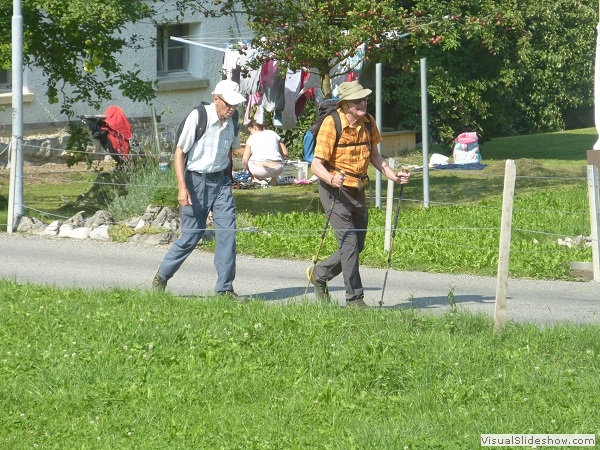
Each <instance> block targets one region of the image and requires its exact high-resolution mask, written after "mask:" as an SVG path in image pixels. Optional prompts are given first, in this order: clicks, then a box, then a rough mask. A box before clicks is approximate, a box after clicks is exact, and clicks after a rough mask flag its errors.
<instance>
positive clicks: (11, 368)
mask: <svg viewBox="0 0 600 450" xmlns="http://www.w3.org/2000/svg"><path fill="white" fill-rule="evenodd" d="M0 298H1V299H2V300H0V315H1V316H2V317H3V326H2V327H1V328H0V355H2V357H1V358H0V443H2V444H3V448H135V449H156V448H165V449H166V448H207V449H209V448H210V449H212V448H223V449H280V448H286V449H287V448H290V449H291V448H298V449H305V448H335V449H349V448H355V449H374V448H377V449H394V450H395V449H405V448H406V449H464V448H478V447H479V446H480V444H479V438H480V434H482V433H498V434H500V433H553V434H560V433H565V434H573V433H595V434H597V435H598V434H599V433H600V419H599V416H598V414H597V410H598V402H597V400H596V397H595V396H594V395H590V393H591V392H594V389H595V388H596V386H597V373H596V371H597V370H596V369H597V366H598V364H599V362H600V360H599V358H600V347H599V344H598V343H599V342H600V328H598V327H597V326H575V325H555V326H546V327H543V328H540V327H537V326H533V325H526V324H514V323H509V324H508V325H507V326H506V327H505V328H504V329H503V330H502V331H501V332H499V333H494V332H493V331H492V328H493V324H492V322H491V319H489V318H487V317H484V316H479V315H472V314H469V313H464V312H460V311H458V310H456V309H455V308H452V307H451V305H450V303H449V306H448V311H447V313H446V314H444V315H442V316H439V317H435V316H432V315H425V314H422V313H419V312H418V311H416V310H413V309H410V305H405V306H406V308H401V309H375V310H367V311H357V310H353V309H347V308H339V307H337V306H332V305H326V304H319V303H310V302H299V303H293V304H288V305H279V306H274V305H271V304H267V303H265V302H262V301H260V300H255V301H251V302H249V303H243V304H241V303H235V302H232V301H231V300H228V299H223V298H189V297H188V298H179V297H176V296H172V295H170V294H164V295H162V294H161V295H159V294H154V293H148V292H140V291H135V290H118V289H115V290H105V291H84V290H79V289H58V288H54V287H50V286H37V285H19V284H15V283H12V282H6V281H0Z"/></svg>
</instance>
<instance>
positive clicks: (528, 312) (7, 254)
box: [0, 234, 600, 324]
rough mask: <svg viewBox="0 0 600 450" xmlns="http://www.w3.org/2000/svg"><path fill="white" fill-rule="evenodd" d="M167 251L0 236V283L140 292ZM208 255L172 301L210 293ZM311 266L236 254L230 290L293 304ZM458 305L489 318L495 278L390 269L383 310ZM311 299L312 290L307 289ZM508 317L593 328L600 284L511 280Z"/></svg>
mask: <svg viewBox="0 0 600 450" xmlns="http://www.w3.org/2000/svg"><path fill="white" fill-rule="evenodd" d="M166 250H167V247H166V246H161V247H149V246H142V245H138V244H118V243H113V242H97V241H91V240H85V241H77V240H72V239H58V238H46V237H40V236H22V235H19V234H0V277H2V278H8V279H16V280H17V281H19V282H25V281H30V282H35V283H42V284H52V285H58V286H71V287H82V288H110V287H115V286H119V287H124V288H139V289H147V288H148V287H149V285H150V281H151V279H152V277H153V276H154V274H155V272H156V268H157V266H158V264H159V262H160V260H161V259H162V257H163V256H164V254H165V252H166ZM212 256H213V255H212V254H211V253H208V252H203V251H196V252H194V253H193V254H192V255H191V256H190V258H189V259H188V260H187V261H186V262H185V264H184V265H183V266H182V267H181V269H180V271H179V272H178V273H177V274H176V275H175V277H173V279H171V281H170V282H169V287H168V289H169V290H170V291H171V292H173V293H175V294H178V295H201V294H210V293H212V290H213V287H214V282H215V277H216V275H215V270H214V267H213V265H212ZM309 264H310V261H289V260H279V259H259V258H253V257H248V256H238V271H237V278H236V282H235V286H234V287H235V290H236V292H238V294H240V295H244V296H251V297H259V298H262V299H264V300H266V301H272V302H277V301H287V300H298V299H300V298H301V297H302V295H303V294H304V290H305V288H306V278H305V275H304V270H305V268H306V267H307V266H308V265H309ZM361 274H362V276H363V283H364V285H365V290H366V298H365V300H366V301H367V303H369V304H372V305H376V304H377V303H378V301H379V299H380V297H381V286H382V283H383V279H384V275H385V270H384V269H370V268H362V269H361ZM330 291H331V293H332V295H333V297H334V298H337V299H338V300H339V301H340V302H341V303H343V298H344V288H343V283H342V280H341V277H338V279H335V280H333V282H332V283H330ZM451 291H452V292H453V294H454V298H455V300H456V303H457V305H459V307H460V308H466V309H469V310H471V311H475V312H483V313H485V314H488V315H490V316H493V314H494V301H495V297H496V279H495V278H492V277H475V276H469V275H445V274H432V273H423V272H401V271H396V270H393V269H391V270H390V271H389V275H388V280H387V284H386V291H385V299H384V301H385V305H384V306H385V307H390V308H405V307H411V306H412V307H417V308H419V309H421V310H423V311H430V312H432V313H440V312H445V311H447V310H448V306H449V301H448V294H449V292H451ZM309 296H310V297H311V298H312V297H313V294H312V287H311V289H310V291H309ZM507 297H508V319H509V320H514V321H527V322H535V323H553V322H573V323H596V324H597V323H600V284H599V283H594V282H567V281H535V280H510V281H509V283H508V289H507Z"/></svg>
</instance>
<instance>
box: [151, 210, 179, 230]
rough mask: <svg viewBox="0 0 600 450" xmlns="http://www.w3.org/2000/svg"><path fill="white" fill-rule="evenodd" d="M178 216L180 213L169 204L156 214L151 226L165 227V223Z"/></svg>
mask: <svg viewBox="0 0 600 450" xmlns="http://www.w3.org/2000/svg"><path fill="white" fill-rule="evenodd" d="M177 217H178V215H177V213H176V212H175V211H173V210H172V209H171V208H169V207H168V206H165V207H164V208H162V209H161V210H160V212H159V213H158V214H157V215H156V217H155V218H154V220H153V221H152V222H151V225H150V226H153V227H156V228H160V227H163V226H164V225H165V223H170V222H171V221H172V220H174V219H176V218H177ZM169 228H170V227H169Z"/></svg>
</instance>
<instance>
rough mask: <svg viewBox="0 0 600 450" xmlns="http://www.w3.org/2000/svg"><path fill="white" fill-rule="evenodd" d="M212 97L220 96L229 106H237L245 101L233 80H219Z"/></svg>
mask: <svg viewBox="0 0 600 450" xmlns="http://www.w3.org/2000/svg"><path fill="white" fill-rule="evenodd" d="M213 95H218V96H220V97H221V98H222V99H223V100H225V102H227V103H229V104H230V105H239V104H240V103H243V102H245V101H246V97H244V96H243V95H242V94H240V86H239V84H237V83H236V82H235V81H233V80H221V81H219V82H218V83H217V85H216V86H215V90H214V91H213Z"/></svg>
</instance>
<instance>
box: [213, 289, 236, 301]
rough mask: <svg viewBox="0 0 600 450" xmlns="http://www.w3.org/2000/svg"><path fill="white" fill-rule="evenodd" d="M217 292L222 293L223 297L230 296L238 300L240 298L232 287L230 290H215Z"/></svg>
mask: <svg viewBox="0 0 600 450" xmlns="http://www.w3.org/2000/svg"><path fill="white" fill-rule="evenodd" d="M217 294H219V295H224V296H225V297H229V298H230V299H232V300H238V301H239V300H241V299H242V298H241V297H240V296H239V295H237V294H236V293H235V291H234V290H233V289H232V290H231V291H221V292H217Z"/></svg>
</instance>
